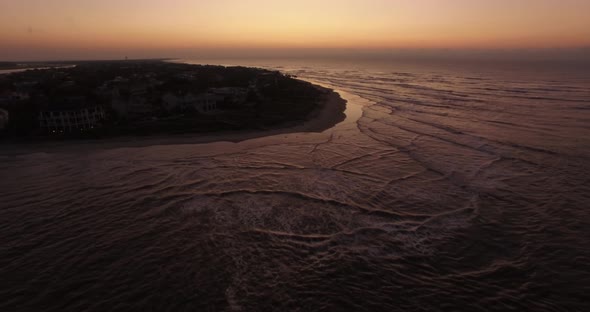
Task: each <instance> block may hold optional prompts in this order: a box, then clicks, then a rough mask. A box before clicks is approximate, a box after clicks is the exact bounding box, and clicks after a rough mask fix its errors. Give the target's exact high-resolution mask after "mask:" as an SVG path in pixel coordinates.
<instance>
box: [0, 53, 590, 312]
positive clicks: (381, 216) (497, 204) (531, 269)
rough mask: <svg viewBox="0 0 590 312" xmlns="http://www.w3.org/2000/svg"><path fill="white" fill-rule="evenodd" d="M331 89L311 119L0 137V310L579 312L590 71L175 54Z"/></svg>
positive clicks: (586, 217)
mask: <svg viewBox="0 0 590 312" xmlns="http://www.w3.org/2000/svg"><path fill="white" fill-rule="evenodd" d="M184 61H185V62H188V63H195V64H197V63H202V64H224V65H246V66H257V67H263V68H271V69H277V70H280V71H282V72H284V73H288V74H292V75H296V76H297V77H299V78H300V79H304V80H307V81H311V82H313V83H316V84H320V85H322V86H325V87H329V88H332V89H335V90H336V91H337V92H339V93H340V94H341V96H342V97H343V98H344V99H346V100H347V101H348V104H347V110H346V115H347V118H346V120H345V121H343V122H342V123H340V124H338V125H336V126H335V127H333V128H331V129H328V130H326V131H324V132H322V133H291V134H281V135H276V136H272V137H264V138H258V139H253V140H248V141H243V142H240V143H230V142H216V143H209V144H177V145H173V144H158V145H146V146H128V147H126V146H121V145H120V144H117V145H111V144H110V143H109V142H108V141H106V142H104V143H100V144H91V145H84V144H66V145H64V144H60V145H59V146H55V147H53V146H50V145H47V144H45V145H43V146H41V147H31V146H10V147H6V146H5V147H0V160H1V161H0V177H1V178H0V220H1V223H0V281H1V282H0V310H1V311H511V310H513V311H588V310H590V299H589V297H588V293H590V243H589V242H590V71H589V70H588V67H583V66H582V67H580V66H569V65H568V66H565V65H564V66H558V65H554V66H549V65H547V64H539V63H530V64H529V63H513V64H508V63H506V62H502V63H493V62H490V63H485V64H484V63H473V62H467V61H466V62H458V61H456V62H454V63H453V62H439V63H420V62H412V63H407V62H401V63H400V62H389V61H384V60H307V59H290V60H284V59H269V60H256V59H242V60H184Z"/></svg>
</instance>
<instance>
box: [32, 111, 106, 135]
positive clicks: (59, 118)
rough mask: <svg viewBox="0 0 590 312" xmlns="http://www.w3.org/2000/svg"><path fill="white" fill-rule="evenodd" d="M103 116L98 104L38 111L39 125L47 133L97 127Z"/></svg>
mask: <svg viewBox="0 0 590 312" xmlns="http://www.w3.org/2000/svg"><path fill="white" fill-rule="evenodd" d="M104 118H105V114H104V110H103V109H102V107H99V106H95V107H84V108H80V109H75V110H64V111H42V112H40V113H39V126H40V127H41V129H45V130H46V131H47V132H49V133H62V132H73V131H83V130H87V129H93V128H96V127H98V126H99V125H100V123H101V122H102V120H104Z"/></svg>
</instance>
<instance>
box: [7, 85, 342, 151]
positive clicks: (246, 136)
mask: <svg viewBox="0 0 590 312" xmlns="http://www.w3.org/2000/svg"><path fill="white" fill-rule="evenodd" d="M315 87H316V88H318V89H320V90H322V91H323V92H324V93H325V94H324V95H323V101H322V103H321V104H320V105H319V106H318V107H317V108H316V109H315V110H314V111H313V112H311V113H310V114H309V116H308V118H307V120H306V121H304V122H303V123H301V122H289V123H283V124H280V125H277V126H275V127H272V128H269V129H266V130H242V131H228V132H214V133H189V134H179V135H164V134H162V135H152V136H121V137H116V138H107V139H98V140H64V141H44V142H27V143H0V153H2V154H13V153H16V154H21V153H28V152H39V151H47V150H53V149H55V148H60V149H61V148H70V147H75V148H76V149H78V148H80V147H82V146H86V147H90V148H120V147H143V146H152V145H176V144H203V143H212V142H233V143H237V142H241V141H246V140H251V139H256V138H261V137H267V136H275V135H279V134H286V133H305V132H316V133H319V132H323V131H325V130H327V129H330V128H332V127H333V126H335V125H336V124H338V123H340V122H341V121H343V120H344V119H345V118H346V115H345V114H344V111H345V109H346V100H344V99H343V98H342V97H341V96H340V95H339V94H338V93H337V92H335V91H334V90H331V89H328V88H324V87H321V86H318V85H315Z"/></svg>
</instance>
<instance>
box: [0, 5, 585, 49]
mask: <svg viewBox="0 0 590 312" xmlns="http://www.w3.org/2000/svg"><path fill="white" fill-rule="evenodd" d="M588 46H590V0H323V1H321V0H297V1H291V0H289V1H282V0H215V1H213V0H100V1H99V0H0V59H18V58H19V57H24V58H43V57H44V56H46V57H47V58H60V57H77V56H79V57H84V56H93V57H101V56H104V57H110V56H114V55H120V54H127V53H131V54H133V53H136V54H138V55H141V57H144V56H149V57H157V56H174V54H175V53H176V52H178V51H192V50H199V49H226V50H228V49H260V48H272V49H277V48H280V49H290V48H360V49H375V48H378V49H398V48H404V49H408V48H410V49H411V48H450V49H507V48H508V49H514V48H517V49H518V48H574V47H588Z"/></svg>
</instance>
